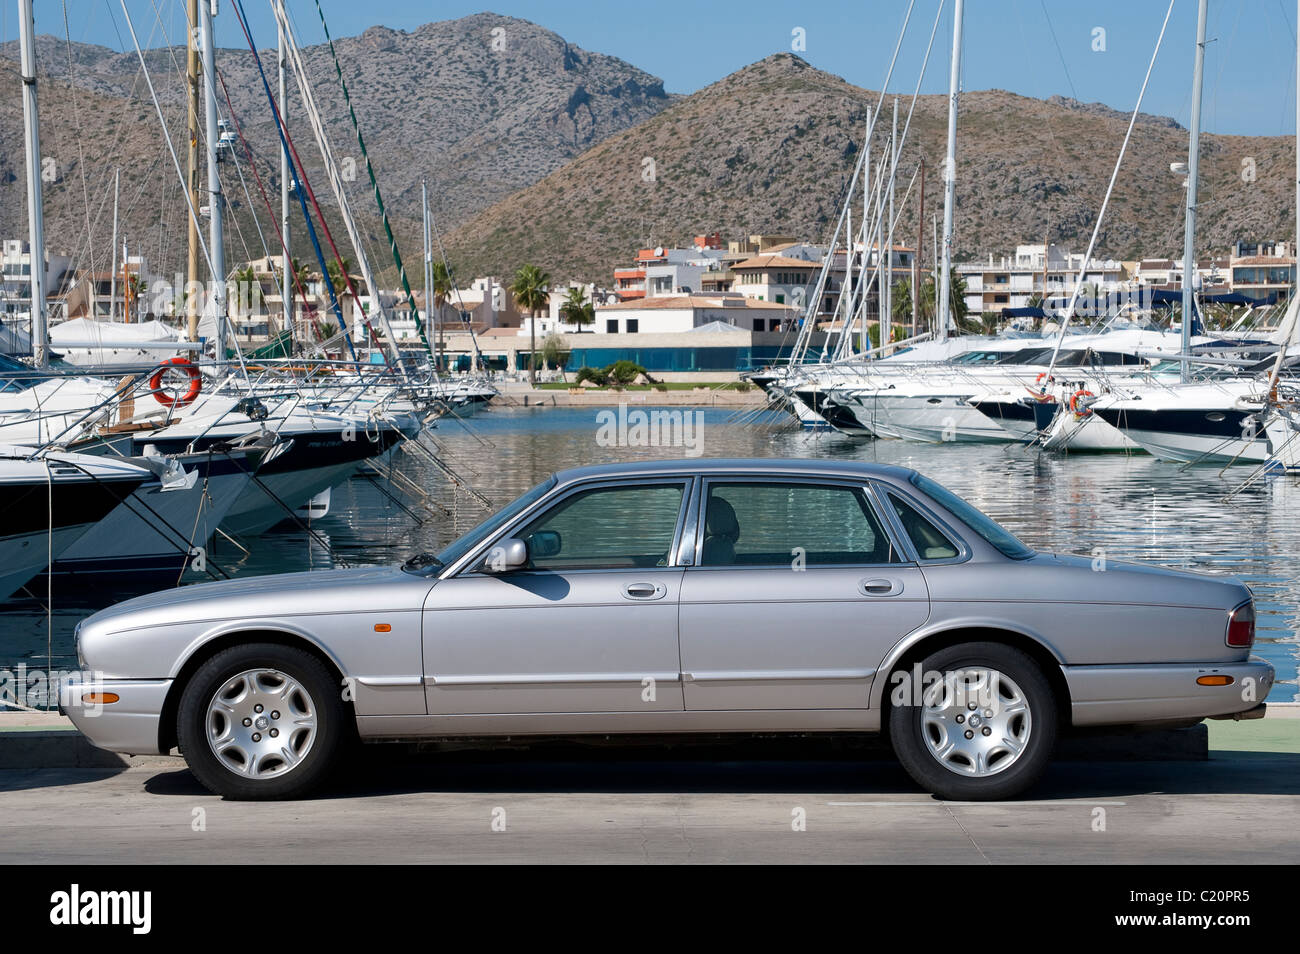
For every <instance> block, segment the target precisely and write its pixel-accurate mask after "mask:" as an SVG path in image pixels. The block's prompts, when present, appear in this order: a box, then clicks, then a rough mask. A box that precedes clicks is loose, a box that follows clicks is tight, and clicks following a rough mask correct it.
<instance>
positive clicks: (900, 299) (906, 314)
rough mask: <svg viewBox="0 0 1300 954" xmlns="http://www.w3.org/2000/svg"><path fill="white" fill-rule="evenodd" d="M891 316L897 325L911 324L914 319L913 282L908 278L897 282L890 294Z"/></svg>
mask: <svg viewBox="0 0 1300 954" xmlns="http://www.w3.org/2000/svg"><path fill="white" fill-rule="evenodd" d="M889 301H890V308H889V312H890V318H892V319H893V321H894V323H895V324H897V325H906V324H909V323H910V322H911V320H912V283H911V281H910V280H908V279H903V281H901V282H897V283H895V285H894V287H893V289H892V290H891V292H890V296H889Z"/></svg>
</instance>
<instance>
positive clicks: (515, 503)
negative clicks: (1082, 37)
mask: <svg viewBox="0 0 1300 954" xmlns="http://www.w3.org/2000/svg"><path fill="white" fill-rule="evenodd" d="M554 486H555V478H554V477H547V478H546V479H545V480H543V481H542V482H541V483H540V484H538V485H537V486H536V487H534V488H533V489H532V490H530V491H528V492H527V493H525V494H523V495H521V496H519V497H516V498H515V499H514V500H512V501H511V502H510V503H508V504H506V505H505V506H504V507H502V508H501V509H500V510H498V511H497V512H496V513H494V514H493V515H492V516H490V517H488V518H487V519H486V520H484V521H482V522H481V523H479V524H477V525H476V526H474V527H472V528H471V529H470V530H468V531H466V532H465V533H462V534H461V535H460V536H459V537H457V538H456V539H455V540H453V541H452V542H451V543H449V544H448V545H447V546H446V547H444V548H443V549H442V550H441V551H440V552H439V553H438V554H437V555H436V556H435V557H434V560H435V561H436V563H437V565H438V566H451V564H453V563H455V562H456V561H457V560H459V559H460V558H461V557H463V556H464V555H465V554H466V553H468V552H469V551H470V550H472V549H473V548H474V547H475V546H477V545H478V544H479V542H480V541H481V540H482V539H483V538H484V537H489V536H491V535H492V534H493V533H494V532H495V531H496V530H497V528H498V527H501V526H504V525H505V524H506V523H509V522H510V521H511V520H513V519H514V518H515V517H517V516H519V515H520V514H521V513H523V512H524V511H525V510H527V509H528V508H529V507H531V506H532V505H533V504H535V503H537V501H539V500H541V499H542V498H543V497H544V496H546V494H547V493H549V492H550V490H551V488H552V487H554Z"/></svg>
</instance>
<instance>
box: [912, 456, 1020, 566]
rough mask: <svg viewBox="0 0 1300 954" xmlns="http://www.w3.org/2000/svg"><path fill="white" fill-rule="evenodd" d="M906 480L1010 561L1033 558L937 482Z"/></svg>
mask: <svg viewBox="0 0 1300 954" xmlns="http://www.w3.org/2000/svg"><path fill="white" fill-rule="evenodd" d="M908 480H909V481H910V482H911V484H912V486H914V487H915V488H916V489H917V490H919V491H921V493H923V494H925V495H926V496H927V497H929V498H930V499H931V500H933V501H934V502H935V503H937V504H938V505H939V506H941V507H943V508H944V509H945V510H947V511H948V512H949V513H951V514H952V515H953V516H954V517H956V518H957V519H958V520H960V521H961V522H962V523H964V524H966V526H968V527H970V528H971V529H972V530H974V531H975V532H976V533H977V534H979V535H980V537H981V538H982V539H983V540H984V541H985V542H986V543H988V544H989V545H991V546H994V547H996V548H997V549H998V550H999V551H1001V552H1002V553H1003V554H1004V555H1005V556H1009V557H1011V559H1013V560H1024V559H1027V558H1029V557H1031V556H1033V555H1034V551H1033V550H1032V549H1031V548H1030V547H1027V546H1025V544H1023V543H1021V542H1020V540H1019V539H1017V538H1016V536H1015V534H1013V533H1012V532H1011V531H1010V530H1007V529H1006V528H1005V527H1003V526H1002V525H1001V524H999V523H998V522H997V521H996V520H994V519H993V518H992V517H990V516H988V515H987V514H985V513H984V512H983V511H981V510H979V509H978V508H976V507H973V506H971V505H970V504H968V503H967V502H966V501H965V500H963V499H962V498H961V497H958V496H957V495H956V494H955V493H953V492H952V491H951V490H949V489H948V488H947V487H945V486H944V485H943V484H941V483H939V482H938V481H937V480H931V479H930V478H929V477H924V476H922V475H921V474H912V476H911V477H909V478H908Z"/></svg>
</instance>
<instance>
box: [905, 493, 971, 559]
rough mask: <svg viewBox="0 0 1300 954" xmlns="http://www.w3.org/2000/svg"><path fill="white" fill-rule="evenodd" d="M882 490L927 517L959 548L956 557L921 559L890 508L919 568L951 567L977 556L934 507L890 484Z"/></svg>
mask: <svg viewBox="0 0 1300 954" xmlns="http://www.w3.org/2000/svg"><path fill="white" fill-rule="evenodd" d="M882 489H883V492H884V493H885V494H886V495H888V494H893V495H894V496H895V497H899V498H901V499H902V500H904V501H905V502H906V503H907V505H908V506H910V507H912V508H913V509H915V510H916V512H917V513H919V514H920V515H921V516H923V517H925V519H927V520H929V521H930V522H931V523H932V524H934V526H935V529H937V530H938V531H939V532H940V533H942V534H943V535H944V536H945V537H947V538H948V542H949V543H951V544H953V545H954V546H955V547H957V555H956V556H955V557H942V558H940V559H935V560H923V559H921V554H920V552H919V551H918V550H917V549H916V545H915V544H914V543H912V538H911V537H910V536H909V535H908V533H907V530H906V529H905V528H904V527H903V522H902V520H900V519H899V517H898V514H896V513H895V512H894V508H893V507H892V506H890V507H889V508H887V509H888V511H889V513H888V516H889V518H890V520H891V521H893V522H894V524H895V525H896V526H897V527H898V528H899V531H900V532H901V533H902V536H903V539H905V540H906V541H907V545H908V547H909V552H910V553H912V554H913V555H914V556H915V557H916V563H917V565H918V566H945V565H951V564H957V563H965V562H966V561H967V560H969V559H971V557H973V556H974V555H975V554H974V551H973V550H971V548H970V545H969V544H967V543H966V540H965V538H964V537H963V536H962V535H961V534H959V533H957V531H956V530H954V529H953V528H952V523H951V522H950V521H947V520H944V519H942V518H941V517H940V516H939V515H938V514H936V513H935V512H934V508H933V507H930V506H927V505H926V504H925V503H923V502H922V501H921V500H920V499H918V498H917V497H916V496H914V495H913V494H909V493H905V492H903V491H902V490H901V489H900V488H899V487H898V486H896V485H894V484H889V485H887V486H885V487H884V488H882Z"/></svg>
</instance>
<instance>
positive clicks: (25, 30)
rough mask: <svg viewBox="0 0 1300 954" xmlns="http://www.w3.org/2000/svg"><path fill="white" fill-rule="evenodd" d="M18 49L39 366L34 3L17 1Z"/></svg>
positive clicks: (42, 311) (41, 244) (41, 289)
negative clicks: (21, 83)
mask: <svg viewBox="0 0 1300 954" xmlns="http://www.w3.org/2000/svg"><path fill="white" fill-rule="evenodd" d="M18 30H19V41H20V42H19V46H20V47H21V50H20V53H21V59H22V64H21V66H22V75H23V124H24V126H25V127H26V129H25V132H26V135H25V136H24V141H25V143H26V147H27V148H26V160H27V232H28V240H29V242H30V244H31V278H32V295H31V308H30V312H31V322H32V325H31V328H32V357H33V358H34V359H35V362H36V367H38V368H44V367H46V366H48V365H49V363H50V329H49V325H48V323H47V320H48V315H47V313H46V307H45V210H44V208H43V207H42V205H41V122H40V116H39V114H38V113H37V110H36V44H35V36H34V34H35V32H36V16H35V14H34V13H33V12H32V0H18Z"/></svg>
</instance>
